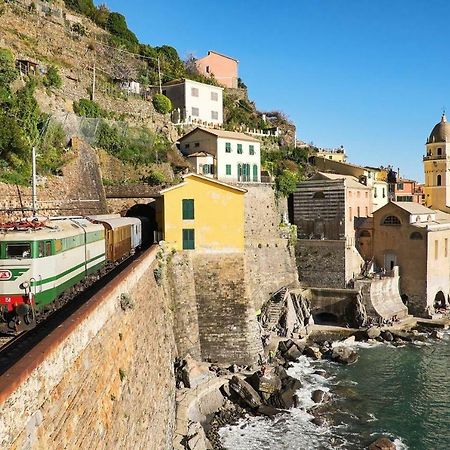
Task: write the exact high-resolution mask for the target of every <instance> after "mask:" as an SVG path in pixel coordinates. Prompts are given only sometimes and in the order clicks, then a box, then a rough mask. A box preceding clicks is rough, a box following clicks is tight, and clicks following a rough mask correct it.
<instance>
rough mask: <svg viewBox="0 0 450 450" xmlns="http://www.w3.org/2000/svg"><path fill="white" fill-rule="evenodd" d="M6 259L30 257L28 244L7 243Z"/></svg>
mask: <svg viewBox="0 0 450 450" xmlns="http://www.w3.org/2000/svg"><path fill="white" fill-rule="evenodd" d="M6 258H7V259H22V258H31V245H30V244H7V245H6Z"/></svg>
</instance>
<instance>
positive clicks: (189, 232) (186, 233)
mask: <svg viewBox="0 0 450 450" xmlns="http://www.w3.org/2000/svg"><path fill="white" fill-rule="evenodd" d="M194 249H195V230H193V229H186V228H185V229H183V250H194Z"/></svg>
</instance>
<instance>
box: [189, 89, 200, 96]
mask: <svg viewBox="0 0 450 450" xmlns="http://www.w3.org/2000/svg"><path fill="white" fill-rule="evenodd" d="M191 95H192V97H198V88H194V87H193V88H191Z"/></svg>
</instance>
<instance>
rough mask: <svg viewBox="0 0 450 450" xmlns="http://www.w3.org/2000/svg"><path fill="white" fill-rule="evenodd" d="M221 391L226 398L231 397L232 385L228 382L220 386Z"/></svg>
mask: <svg viewBox="0 0 450 450" xmlns="http://www.w3.org/2000/svg"><path fill="white" fill-rule="evenodd" d="M220 392H221V394H222V395H223V396H224V397H226V398H230V397H231V389H230V385H229V384H228V383H225V384H223V385H222V386H221V387H220Z"/></svg>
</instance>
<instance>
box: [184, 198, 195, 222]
mask: <svg viewBox="0 0 450 450" xmlns="http://www.w3.org/2000/svg"><path fill="white" fill-rule="evenodd" d="M193 219H194V200H193V199H183V220H193Z"/></svg>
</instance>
